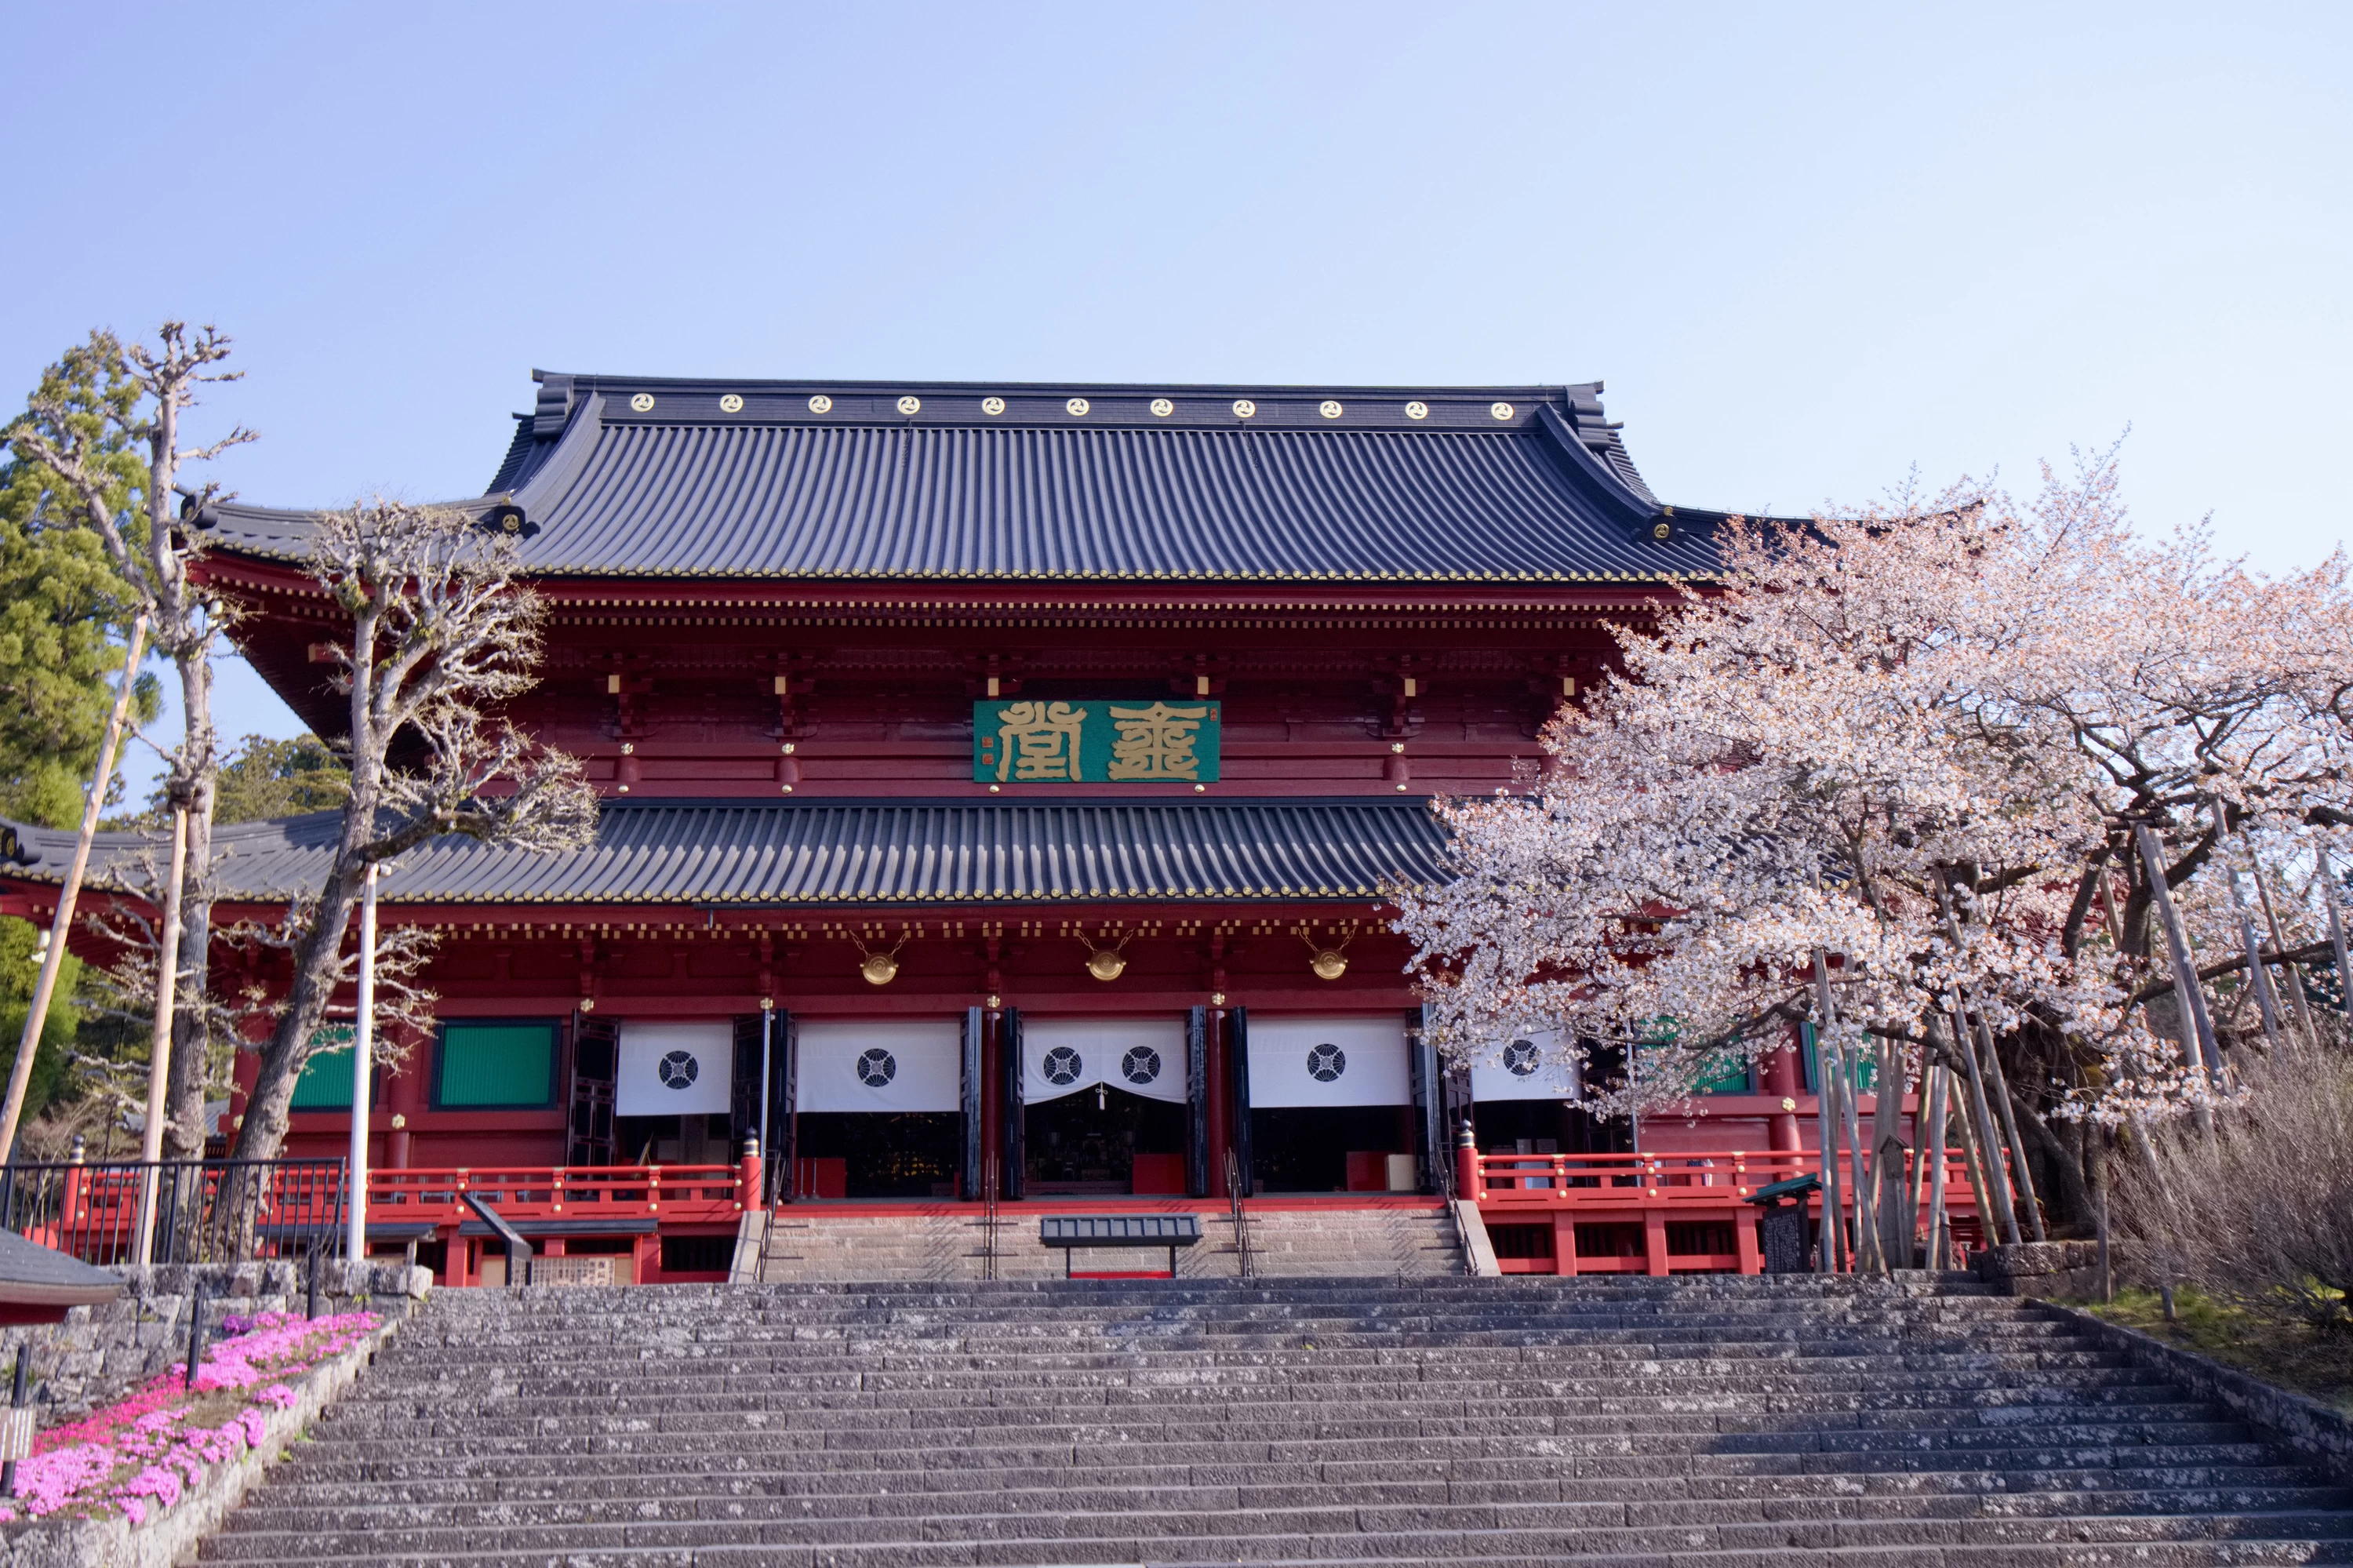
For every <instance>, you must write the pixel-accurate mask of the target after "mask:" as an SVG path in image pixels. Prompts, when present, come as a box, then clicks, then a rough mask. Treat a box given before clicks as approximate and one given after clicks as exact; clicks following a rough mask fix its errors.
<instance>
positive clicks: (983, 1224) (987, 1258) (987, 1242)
mask: <svg viewBox="0 0 2353 1568" xmlns="http://www.w3.org/2000/svg"><path fill="white" fill-rule="evenodd" d="M980 1195H981V1198H982V1210H981V1216H980V1277H982V1278H983V1279H995V1278H996V1277H997V1156H996V1155H994V1154H992V1155H990V1156H989V1157H988V1163H987V1167H986V1168H985V1169H984V1170H983V1171H981V1176H980Z"/></svg>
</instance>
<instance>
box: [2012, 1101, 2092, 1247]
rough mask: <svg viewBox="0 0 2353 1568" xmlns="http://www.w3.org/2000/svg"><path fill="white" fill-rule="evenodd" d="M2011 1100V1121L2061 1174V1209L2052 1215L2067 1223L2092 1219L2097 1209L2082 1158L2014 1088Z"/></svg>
mask: <svg viewBox="0 0 2353 1568" xmlns="http://www.w3.org/2000/svg"><path fill="white" fill-rule="evenodd" d="M2010 1107H2011V1108H2012V1109H2013V1111H2015V1113H2016V1114H2015V1116H2014V1117H2013V1118H2012V1124H2013V1125H2014V1126H2016V1127H2017V1128H2018V1129H2019V1131H2020V1132H2021V1133H2022V1134H2023V1135H2024V1136H2025V1139H2026V1141H2027V1142H2030V1143H2031V1144H2033V1145H2034V1146H2035V1149H2036V1150H2037V1151H2038V1152H2039V1153H2041V1154H2042V1156H2043V1162H2044V1163H2045V1164H2046V1165H2048V1166H2049V1167H2050V1168H2051V1169H2052V1171H2055V1172H2057V1174H2058V1177H2059V1192H2058V1194H2057V1195H2058V1197H2059V1208H2060V1213H2057V1214H2055V1215H2053V1216H2052V1217H2053V1218H2054V1219H2056V1220H2058V1221H2059V1223H2061V1224H2068V1225H2076V1224H2085V1223H2088V1222H2090V1221H2091V1220H2092V1219H2093V1218H2094V1209H2093V1206H2092V1192H2091V1189H2090V1188H2089V1187H2088V1186H2086V1185H2085V1184H2084V1169H2083V1162H2082V1161H2081V1160H2078V1159H2077V1158H2075V1157H2074V1156H2073V1155H2072V1154H2071V1153H2070V1152H2069V1151H2068V1149H2067V1144H2066V1140H2065V1139H2062V1138H2061V1137H2060V1136H2059V1135H2058V1134H2057V1133H2055V1132H2052V1130H2051V1125H2050V1123H2048V1122H2046V1121H2044V1120H2043V1119H2042V1118H2041V1117H2039V1116H2037V1115H2035V1114H2034V1107H2032V1106H2030V1105H2028V1104H2027V1103H2026V1102H2025V1101H2024V1100H2022V1099H2021V1098H2020V1097H2018V1094H2017V1092H2016V1091H2015V1090H2013V1091H2012V1092H2011V1094H2010ZM2021 1152H2023V1151H2022V1150H2021Z"/></svg>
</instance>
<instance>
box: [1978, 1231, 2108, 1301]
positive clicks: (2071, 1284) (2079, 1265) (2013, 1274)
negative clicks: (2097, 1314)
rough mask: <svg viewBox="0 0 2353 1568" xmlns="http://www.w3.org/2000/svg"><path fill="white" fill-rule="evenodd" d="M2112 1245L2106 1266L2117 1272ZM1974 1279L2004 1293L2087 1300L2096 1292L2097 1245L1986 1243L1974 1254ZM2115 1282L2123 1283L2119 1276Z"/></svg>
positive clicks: (2078, 1243) (2098, 1268)
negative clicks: (1983, 1247) (2010, 1244)
mask: <svg viewBox="0 0 2353 1568" xmlns="http://www.w3.org/2000/svg"><path fill="white" fill-rule="evenodd" d="M2116 1263H2117V1260H2116V1252H2115V1249H2114V1248H2111V1249H2110V1250H2109V1254H2108V1268H2109V1272H2110V1273H2111V1274H2119V1273H2120V1271H2119V1270H2118V1269H2117V1266H2116ZM1977 1271H1978V1278H1979V1279H1980V1280H1982V1281H1984V1282H1985V1283H1986V1284H1988V1285H1990V1286H1992V1287H1994V1288H1995V1289H1996V1290H1999V1291H2000V1292H2001V1293H2002V1294H2003V1295H2005V1296H2040V1297H2043V1298H2056V1299H2060V1300H2072V1301H2089V1300H2091V1299H2092V1298H2094V1297H2096V1296H2098V1295H2099V1293H2100V1245H2099V1244H2098V1243H2097V1242H2087V1241H2056V1242H2024V1243H2021V1244H2020V1245H2017V1246H1989V1247H1987V1248H1986V1249H1985V1250H1983V1251H1982V1252H1980V1253H1978V1255H1977ZM2116 1283H2118V1284H2121V1283H2123V1281H2122V1279H2121V1277H2119V1278H2118V1279H2117V1281H2116Z"/></svg>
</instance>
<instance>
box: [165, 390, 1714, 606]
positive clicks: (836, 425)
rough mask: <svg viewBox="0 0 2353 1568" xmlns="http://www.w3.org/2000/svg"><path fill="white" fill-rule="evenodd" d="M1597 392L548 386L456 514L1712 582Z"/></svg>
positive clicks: (683, 547)
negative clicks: (1660, 531)
mask: <svg viewBox="0 0 2353 1568" xmlns="http://www.w3.org/2000/svg"><path fill="white" fill-rule="evenodd" d="M1599 392H1600V388H1599V386H1598V385H1588V386H1578V387H1477V388H1447V389H1443V390H1440V391H1430V390H1427V389H1423V390H1416V389H1412V388H1401V387H1378V388H1363V387H1348V388H1303V387H1169V388H1154V387H1034V386H1033V387H1024V386H1001V387H989V386H982V385H978V384H958V385H953V386H951V385H942V384H924V385H899V384H893V385H891V386H887V387H884V386H877V385H874V384H846V383H816V382H712V381H692V382H688V381H662V380H652V379H635V380H632V379H626V378H617V377H610V376H552V375H550V376H543V377H542V380H541V387H540V395H539V402H538V406H537V408H535V409H534V410H533V412H532V413H530V414H520V415H517V416H516V428H515V436H514V440H513V443H512V446H511V447H510V448H509V450H508V452H507V455H506V458H505V460H504V461H502V462H501V464H500V467H499V471H498V473H497V475H496V477H495V478H494V480H493V482H492V487H491V492H490V493H487V494H486V495H484V496H482V497H479V498H475V499H473V500H472V501H470V502H469V503H465V504H470V505H472V506H475V507H477V508H478V509H482V510H485V511H486V510H487V509H488V508H489V507H490V506H491V505H493V504H511V505H512V506H515V507H519V508H520V509H521V510H522V514H523V516H524V519H525V521H526V522H527V524H528V526H529V535H528V538H527V540H526V543H525V546H524V554H525V559H526V560H527V562H528V563H529V566H530V567H531V569H532V570H533V571H534V572H536V573H540V574H544V575H547V576H557V577H563V576H628V577H638V576H679V577H721V578H726V577H735V578H761V577H820V578H822V577H839V578H927V577H928V578H937V577H983V578H996V579H1005V578H1017V579H1018V578H1046V579H1055V578H1061V579H1096V580H1100V579H1106V578H1108V579H1119V578H1123V577H1124V578H1130V579H1133V578H1137V577H1142V578H1147V579H1148V578H1155V577H1161V578H1168V577H1173V578H1208V579H1243V580H1249V579H1261V580H1274V581H1302V580H1330V579H1334V578H1337V579H1340V580H1343V581H1349V580H1354V581H1360V582H1361V581H1366V580H1371V581H1383V580H1387V581H1396V582H1414V581H1448V580H1459V579H1462V578H1472V579H1481V580H1491V581H1497V580H1500V581H1535V582H1577V581H1597V580H1598V581H1626V580H1635V581H1642V580H1655V579H1657V578H1659V577H1664V576H1668V575H1682V576H1704V575H1705V574H1706V573H1707V572H1708V571H1709V570H1710V569H1711V567H1712V566H1713V565H1714V554H1713V550H1712V548H1711V545H1710V537H1709V533H1708V528H1707V523H1708V521H1709V520H1710V519H1711V518H1712V517H1713V516H1714V515H1715V514H1703V513H1682V514H1677V515H1676V516H1675V518H1674V521H1673V523H1672V537H1671V538H1670V539H1669V540H1668V541H1666V542H1664V543H1662V542H1660V541H1658V540H1657V539H1655V538H1654V537H1653V536H1652V531H1653V529H1654V528H1655V527H1656V525H1657V524H1658V523H1659V522H1661V521H1662V520H1664V517H1665V509H1663V508H1662V507H1661V506H1660V505H1659V503H1658V502H1657V500H1656V499H1655V498H1654V497H1653V496H1652V495H1651V493H1650V491H1649V489H1648V487H1646V486H1645V485H1644V484H1643V482H1642V479H1641V474H1640V473H1639V472H1637V471H1635V468H1634V465H1633V461H1632V460H1631V459H1630V458H1629V457H1628V456H1627V454H1626V449H1625V447H1624V445H1623V443H1621V442H1620V440H1619V439H1618V435H1617V433H1616V431H1614V430H1613V429H1610V428H1609V423H1608V421H1607V420H1606V419H1605V418H1603V416H1602V410H1601V404H1600V398H1599ZM1159 408H1166V413H1161V412H1155V410H1156V409H1159ZM1240 408H1247V409H1249V412H1248V414H1247V415H1244V414H1241V413H1238V412H1237V410H1238V409H1240ZM992 409H994V410H996V411H994V412H992V411H991V410H992ZM1416 410H1419V413H1418V414H1417V413H1416V412H1415V411H1416ZM207 515H208V517H210V518H211V519H212V520H213V521H214V524H215V528H216V535H215V536H216V539H217V540H218V542H219V543H220V544H221V545H222V546H226V547H227V548H230V549H235V550H240V551H245V552H250V553H257V554H262V555H278V556H299V555H300V554H301V552H302V549H303V547H304V544H305V541H306V538H307V535H308V532H309V516H310V514H304V513H291V512H274V511H270V510H268V509H265V508H259V507H250V506H245V505H241V504H237V503H226V504H223V505H221V506H218V507H216V508H213V509H211V511H210V512H209V513H208V514H207Z"/></svg>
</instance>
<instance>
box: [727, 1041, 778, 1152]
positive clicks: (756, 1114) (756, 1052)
mask: <svg viewBox="0 0 2353 1568" xmlns="http://www.w3.org/2000/svg"><path fill="white" fill-rule="evenodd" d="M767 1047H768V1015H767V1014H766V1013H765V1012H746V1013H744V1014H741V1015H740V1016H738V1017H737V1018H736V1020H735V1051H734V1054H733V1056H732V1057H731V1058H730V1059H729V1061H728V1070H727V1155H728V1158H729V1159H730V1160H741V1159H743V1158H744V1139H747V1138H759V1136H760V1077H761V1067H762V1065H763V1064H764V1063H765V1060H766V1057H767ZM767 1157H768V1145H767V1140H766V1139H761V1142H760V1158H761V1159H763V1160H765V1159H766V1158H767Z"/></svg>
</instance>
